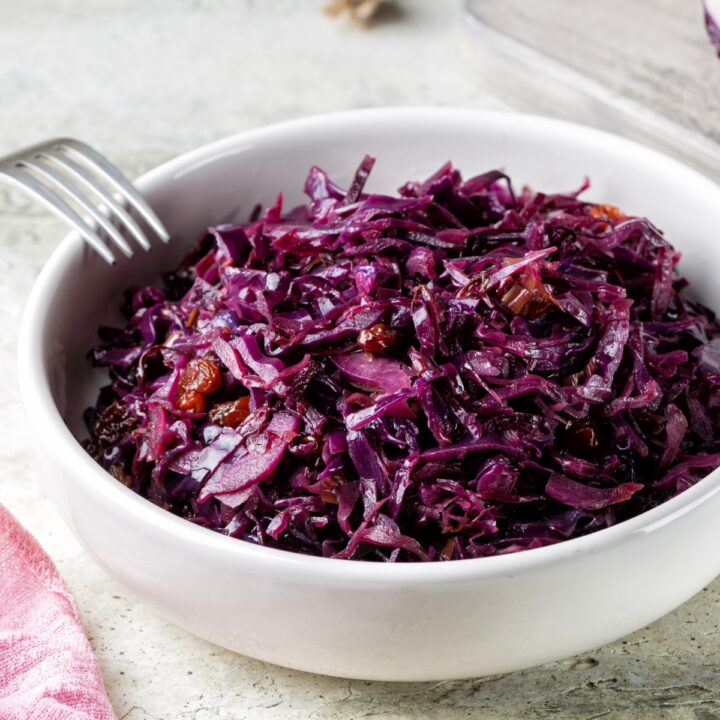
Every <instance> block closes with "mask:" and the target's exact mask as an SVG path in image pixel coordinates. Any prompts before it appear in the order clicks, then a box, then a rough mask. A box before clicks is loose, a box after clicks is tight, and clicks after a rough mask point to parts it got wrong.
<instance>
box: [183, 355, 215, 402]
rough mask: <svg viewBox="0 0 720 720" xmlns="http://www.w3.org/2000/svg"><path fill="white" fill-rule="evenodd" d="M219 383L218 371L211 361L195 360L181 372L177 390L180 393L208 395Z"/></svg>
mask: <svg viewBox="0 0 720 720" xmlns="http://www.w3.org/2000/svg"><path fill="white" fill-rule="evenodd" d="M221 382H222V378H221V377H220V369H219V368H218V366H217V365H216V364H215V363H214V362H213V361H212V360H207V359H205V358H195V359H194V360H191V361H190V362H189V363H188V364H187V367H186V368H185V369H184V370H183V372H182V375H181V376H180V384H179V386H178V389H179V390H180V392H181V393H184V392H199V393H202V394H203V395H209V394H210V393H212V392H215V390H217V389H218V388H219V387H220V384H221Z"/></svg>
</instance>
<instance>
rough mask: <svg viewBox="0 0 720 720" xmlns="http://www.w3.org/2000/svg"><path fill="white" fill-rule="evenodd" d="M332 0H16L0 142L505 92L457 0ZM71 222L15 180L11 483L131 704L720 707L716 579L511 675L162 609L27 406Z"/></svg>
mask: <svg viewBox="0 0 720 720" xmlns="http://www.w3.org/2000/svg"><path fill="white" fill-rule="evenodd" d="M321 4H322V3H320V2H300V1H299V0H263V1H262V2H261V1H260V0H254V1H253V0H153V2H145V1H144V0H103V1H102V2H100V1H99V0H95V1H92V0H63V1H62V2H58V1H57V0H2V2H1V3H0V98H2V109H1V110H0V154H3V153H5V152H7V151H10V150H11V149H15V148H17V147H20V146H22V145H23V144H28V143H31V142H35V141H37V140H40V139H43V138H47V137H50V136H54V135H61V134H67V135H74V136H77V137H80V138H83V139H85V140H87V141H89V142H90V143H92V144H94V145H97V146H98V147H99V148H100V149H102V150H103V151H105V152H106V153H108V155H109V156H110V157H111V158H113V159H114V160H116V161H117V162H118V164H119V165H120V166H121V167H122V168H123V169H124V170H125V171H126V172H127V173H128V174H130V175H131V176H133V175H137V174H139V173H140V172H142V171H143V170H145V169H147V168H149V167H151V166H152V165H154V164H156V163H158V162H160V161H162V160H165V159H166V158H169V157H171V156H172V155H174V154H176V153H178V152H180V151H183V150H186V149H189V148H192V147H194V146H196V145H198V144H200V143H204V142H206V141H209V140H214V139H216V138H219V137H221V136H223V135H227V134H229V133H233V132H236V131H238V130H242V129H244V128H248V127H253V126H257V125H260V124H263V123H267V122H271V121H275V120H281V119H285V118H288V117H294V116H298V115H304V114H309V113H314V112H321V111H327V110H335V109H343V108H353V107H360V106H380V105H390V104H396V105H408V104H443V105H452V104H456V105H466V106H482V107H502V102H501V101H500V100H498V99H495V98H492V97H490V96H488V94H487V93H486V92H485V91H484V90H483V88H482V87H478V86H477V84H476V81H475V79H474V78H473V75H472V74H471V73H469V72H468V71H467V70H466V69H465V66H464V64H463V61H462V60H461V59H460V58H459V57H458V54H457V49H456V47H457V44H458V42H457V40H458V37H457V36H458V33H459V25H458V23H457V18H456V17H455V11H456V9H457V8H456V5H455V3H452V2H444V1H442V0H406V1H405V2H404V3H403V7H404V13H403V14H402V15H401V16H398V13H395V14H393V15H391V16H390V17H389V19H388V20H387V22H386V23H385V24H382V25H379V26H378V27H376V28H375V29H373V30H370V31H367V32H365V33H363V32H362V31H358V30H357V29H355V28H354V27H352V26H351V25H350V24H348V23H344V22H342V21H337V22H336V21H330V20H328V19H327V18H325V17H324V16H323V15H322V14H321V12H320V7H321ZM458 161H462V158H458ZM61 234H62V228H61V226H60V224H59V223H57V222H56V221H54V220H52V219H51V218H49V217H48V216H47V215H46V214H45V213H44V212H43V211H41V210H39V209H38V208H37V207H36V206H34V205H33V204H31V203H29V202H27V201H26V200H25V199H24V198H22V197H20V196H18V195H16V194H14V193H9V192H6V191H5V190H4V189H0V307H1V308H2V314H1V315H0V317H2V320H3V324H4V328H3V332H2V333H0V397H1V398H2V402H0V428H2V432H3V438H2V442H0V469H1V470H2V472H0V500H1V501H2V502H4V503H6V504H7V506H8V507H9V508H10V509H11V510H12V512H14V513H15V514H16V515H17V517H18V518H19V519H20V520H21V521H22V522H23V523H24V524H25V525H26V526H27V527H28V528H29V529H30V530H31V531H32V532H33V533H34V534H35V535H36V537H37V538H38V540H39V541H40V542H41V543H42V545H43V546H44V547H45V548H46V549H47V550H48V552H49V553H50V554H51V556H52V557H53V559H54V560H55V562H56V563H57V565H58V568H59V569H60V572H61V573H62V575H63V576H64V578H65V579H66V581H67V583H68V585H69V586H70V589H71V590H72V592H73V593H74V595H75V598H76V600H77V603H78V605H79V607H80V609H81V611H82V613H83V617H84V620H85V624H86V627H87V630H88V634H89V635H90V639H91V641H92V644H93V646H94V648H95V650H96V652H97V654H98V658H99V661H100V666H101V668H102V672H103V675H104V677H105V681H106V683H107V687H108V691H109V694H110V697H111V700H112V702H113V705H114V707H115V708H116V711H117V714H118V717H119V718H125V720H160V719H163V720H181V719H183V718H188V719H191V718H192V719H193V720H211V719H216V718H221V719H225V720H230V719H232V720H242V719H244V718H252V719H255V718H257V719H259V720H274V719H275V718H277V719H285V718H287V719H291V718H292V719H295V718H297V719H298V720H300V719H305V718H316V719H317V720H335V719H340V720H345V719H350V718H361V717H369V718H374V717H377V718H384V719H385V720H393V719H400V718H423V720H456V719H458V720H459V719H460V718H476V717H477V718H480V717H482V718H483V719H484V720H494V719H495V718H498V719H499V718H513V719H517V718H530V719H534V718H549V717H553V718H595V717H605V718H637V719H642V720H660V719H662V718H673V719H677V720H680V719H682V720H686V719H687V720H712V719H713V718H720V643H719V642H718V638H719V637H720V634H719V633H720V625H719V624H718V610H719V609H720V584H718V583H715V584H714V585H712V586H711V587H710V588H708V589H707V590H705V591H704V592H702V593H701V594H700V595H698V596H697V597H696V598H694V599H693V600H692V601H690V602H689V603H687V604H686V605H685V606H684V607H682V608H680V609H679V610H678V611H676V612H675V613H673V614H671V615H670V616H668V617H666V618H664V619H663V620H661V621H659V622H658V623H655V624H654V625H653V626H652V627H650V628H648V629H646V630H644V631H641V632H638V633H636V634H635V635H632V636H630V637H628V638H626V639H625V640H623V641H621V642H618V643H615V644H613V645H610V646H608V647H605V648H603V649H601V650H598V651H597V652H594V653H589V654H587V655H585V656H582V657H578V658H573V659H571V660H568V661H565V662H561V663H556V664H554V665H549V666H545V667H542V668H537V669H534V670H529V671H526V672H522V673H517V674H514V675H508V676H505V677H500V678H484V679H480V680H471V681H458V682H443V683H436V684H389V683H387V684H386V683H367V682H348V681H345V680H336V679H332V678H322V677H316V676H312V675H306V674H303V673H299V672H294V671H289V670H284V669H282V668H278V667H273V666H270V665H265V664H263V663H260V662H256V661H254V660H250V659H248V658H245V657H241V656H238V655H235V654H233V653H230V652H227V651H224V650H221V649H219V648H217V647H214V646H212V645H210V644H208V643H206V642H204V641H202V640H198V639H197V638H194V637H192V636H190V635H188V634H187V633H185V632H184V631H182V630H179V629H178V628H176V627H174V626H173V625H170V624H168V623H167V622H165V621H164V620H162V619H160V618H159V617H157V616H156V615H154V614H153V613H151V612H150V611H149V610H147V609H145V608H144V607H143V606H142V605H140V604H139V603H138V602H137V601H136V600H135V599H134V598H132V597H131V596H129V595H128V594H127V593H126V592H125V591H124V589H123V588H121V587H120V586H118V585H117V584H116V583H115V582H114V581H112V580H111V579H110V578H108V577H107V576H106V575H105V574H104V573H103V571H102V570H100V569H99V568H98V567H97V566H96V565H95V564H94V563H93V562H92V561H91V560H90V558H89V557H88V555H87V554H86V553H85V551H84V550H82V549H81V548H80V546H79V545H78V544H77V542H76V541H75V540H74V539H73V538H72V537H71V535H70V533H69V531H68V530H67V529H66V528H65V526H64V525H63V524H62V523H61V522H60V521H59V519H58V518H57V516H56V514H55V512H54V510H53V508H52V507H51V506H50V504H49V503H48V501H47V500H46V499H45V498H44V496H43V493H42V490H41V488H40V482H39V478H38V477H37V474H36V473H35V471H34V469H33V467H32V465H31V462H30V458H29V453H28V449H27V445H28V441H27V440H26V436H25V434H24V432H23V428H22V424H21V423H20V422H19V421H18V420H19V417H20V416H21V408H20V403H19V398H18V395H17V377H16V371H15V341H16V329H17V325H18V322H19V319H20V313H21V309H22V305H23V302H24V299H25V297H26V296H27V293H28V291H29V289H30V285H31V283H32V281H33V279H34V277H35V276H36V275H37V273H38V271H39V269H40V266H41V265H42V263H43V261H44V260H45V258H46V257H47V255H48V253H49V252H50V250H51V249H52V247H53V246H54V245H55V243H56V242H57V240H58V238H59V237H61ZM32 440H33V438H32V437H31V438H30V441H32ZM35 440H36V441H37V440H38V439H37V438H35ZM46 480H47V482H52V478H46ZM698 550H699V552H714V551H716V549H714V548H699V549H698ZM668 582H672V568H668ZM309 610H311V609H309ZM319 618H321V613H319Z"/></svg>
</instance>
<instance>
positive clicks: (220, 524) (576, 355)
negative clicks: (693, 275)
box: [86, 157, 720, 562]
mask: <svg viewBox="0 0 720 720" xmlns="http://www.w3.org/2000/svg"><path fill="white" fill-rule="evenodd" d="M373 162H374V160H373V159H372V158H370V157H366V158H365V159H364V160H363V161H362V163H361V165H360V168H359V169H358V171H357V174H356V176H355V178H354V180H353V181H352V182H351V184H350V187H349V189H348V190H347V191H346V190H343V189H342V188H340V187H339V186H338V185H336V184H335V183H334V182H333V181H332V180H330V178H329V177H328V176H327V175H326V174H325V173H324V172H323V171H322V170H320V169H319V168H317V167H315V168H312V169H311V170H310V173H309V175H308V178H307V181H306V184H305V190H306V193H307V195H308V196H309V198H310V199H309V202H308V204H307V205H303V206H300V207H296V208H293V209H291V210H289V211H287V212H285V211H284V210H283V203H282V197H279V198H278V200H277V202H276V203H275V204H274V205H272V206H271V207H269V208H267V209H266V210H265V211H264V212H261V211H260V210H258V211H257V212H256V213H255V215H254V217H253V218H252V219H251V220H250V221H249V222H247V223H244V224H241V225H232V226H231V225H223V226H218V227H213V228H210V229H209V230H208V233H207V235H206V236H205V237H203V238H202V239H201V240H200V242H199V243H198V244H197V245H196V247H194V248H193V250H192V251H191V252H190V254H189V255H188V256H187V258H186V259H185V261H184V262H183V263H182V264H181V266H180V267H179V268H178V269H177V270H175V271H174V272H172V273H169V274H168V275H167V276H165V278H164V281H163V284H162V287H143V288H140V289H135V290H131V291H128V292H127V294H126V301H125V305H124V311H125V313H126V315H127V324H126V325H125V327H123V328H119V329H117V328H115V329H113V328H107V327H105V328H101V331H100V334H101V340H102V343H101V344H100V345H98V347H96V348H95V349H94V350H93V351H92V353H91V358H92V361H93V363H94V364H95V365H99V366H104V367H107V368H108V371H109V376H110V384H109V385H108V386H107V387H105V388H103V390H102V391H101V393H100V396H99V399H98V402H97V405H96V407H95V408H92V409H90V410H89V411H88V413H87V420H88V427H89V430H90V439H89V440H88V441H87V443H86V444H87V447H88V450H89V451H90V452H91V453H92V455H93V456H94V457H95V458H96V459H97V460H98V461H99V462H100V463H101V464H102V465H103V466H104V467H105V468H107V469H108V471H109V472H110V473H111V474H112V475H113V476H114V477H115V478H117V479H118V480H119V481H120V482H122V483H124V484H125V485H127V486H128V487H130V488H132V489H133V490H134V491H136V492H138V493H140V494H141V495H142V496H144V497H146V498H148V499H149V500H151V501H152V502H153V503H155V504H157V505H159V506H160V507H162V508H165V509H167V510H169V511H170V512H173V513H175V514H177V515H179V516H181V517H184V518H187V519H188V520H190V521H192V522H193V523H197V524H198V525H202V526H205V527H208V528H211V529H213V530H216V531H218V532H221V533H224V534H226V535H229V536H232V537H236V538H241V539H243V540H245V541H248V542H252V543H255V544H259V545H266V546H270V547H275V548H282V549H285V550H291V551H296V552H302V553H308V554H314V555H321V556H324V557H332V558H352V559H365V560H382V561H389V562H395V561H418V560H450V559H461V558H474V557H481V556H488V555H494V554H498V553H508V552H514V551H517V550H524V549H531V548H537V547H540V546H543V545H549V544H552V543H557V542H559V541H562V540H565V539H567V538H573V537H578V536H581V535H586V534H587V533H591V532H593V531H595V530H599V529H601V528H606V527H609V526H611V525H614V524H616V523H618V522H620V521H622V520H624V519H626V518H630V517H632V516H635V515H637V514H638V513H641V512H643V511H645V510H647V509H649V508H652V507H654V506H656V505H658V504H659V503H662V502H663V501H665V500H667V499H668V498H670V497H672V496H674V495H676V494H677V493H679V492H682V491H683V490H684V489H686V488H687V487H689V486H691V485H693V484H694V483H695V482H696V481H697V480H698V479H700V478H701V477H703V476H704V475H706V474H708V473H709V472H710V471H712V470H713V469H714V468H716V467H717V466H718V465H720V442H719V434H718V422H719V420H720V410H719V408H720V327H719V326H718V323H717V322H716V319H715V315H714V314H713V313H712V312H711V311H710V310H708V309H707V308H706V307H704V306H703V305H701V304H699V303H698V302H696V301H694V300H692V299H691V298H690V296H689V295H687V294H686V285H687V283H686V282H685V281H684V280H683V279H682V278H680V277H679V276H678V275H677V272H676V265H677V263H678V260H679V253H677V252H676V251H675V250H674V249H673V247H672V246H671V245H670V244H669V243H668V242H667V241H666V240H665V239H664V237H663V235H662V233H661V232H660V231H659V230H658V229H657V228H656V227H655V226H654V225H653V224H652V223H651V222H650V221H649V220H646V219H644V218H641V217H633V216H629V215H626V214H625V213H623V212H622V211H621V210H619V209H617V208H615V207H612V206H609V205H597V204H593V203H590V202H587V201H586V200H583V199H582V198H581V193H582V191H583V190H585V189H586V187H587V184H586V185H584V186H583V187H582V188H581V189H580V191H578V192H574V193H569V194H545V193H541V192H533V191H531V190H529V189H527V188H525V189H523V190H522V191H520V192H517V191H516V190H515V189H514V188H513V186H512V184H511V182H510V179H509V178H508V177H507V176H506V175H504V174H503V173H502V172H499V171H491V172H487V173H485V174H482V175H478V176H475V177H472V178H470V179H468V180H463V179H462V177H461V175H460V173H459V172H458V171H457V170H456V169H455V168H453V167H452V166H451V165H450V164H446V165H444V166H443V167H441V168H440V169H439V170H438V172H436V173H435V174H434V175H433V176H432V177H430V178H428V179H427V180H425V181H424V182H409V183H407V184H406V185H404V186H403V187H402V188H401V189H400V190H399V194H398V195H397V196H388V195H380V194H366V193H365V192H364V186H365V182H366V180H367V177H368V175H369V173H370V170H371V168H372V166H373Z"/></svg>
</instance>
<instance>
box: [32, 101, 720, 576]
mask: <svg viewBox="0 0 720 720" xmlns="http://www.w3.org/2000/svg"><path fill="white" fill-rule="evenodd" d="M419 121H422V122H425V121H427V122H433V123H438V122H445V123H452V122H460V121H465V122H468V121H472V122H474V123H477V124H478V127H479V128H482V127H483V126H485V127H488V126H493V125H496V126H500V125H501V126H502V127H504V128H509V129H511V130H519V129H521V130H523V131H525V132H528V131H529V132H532V133H534V134H536V135H537V134H540V135H542V134H543V133H545V134H548V133H551V134H553V135H556V134H558V133H562V135H563V136H564V137H572V138H573V139H574V140H578V139H579V140H581V141H582V142H585V143H587V144H590V143H597V144H602V145H604V146H606V147H607V148H608V149H611V150H615V151H621V152H625V153H632V154H633V155H634V156H635V157H636V158H638V160H639V161H641V162H644V163H645V164H646V165H650V166H654V167H655V168H656V170H657V172H663V173H668V174H671V175H673V176H674V178H675V180H676V182H679V183H688V184H691V185H692V186H693V187H695V188H697V190H698V191H699V192H703V193H705V194H711V195H715V201H716V202H718V203H720V186H718V185H717V184H715V183H714V182H713V181H711V180H710V179H708V178H707V177H705V176H704V175H702V174H701V173H699V172H698V171H696V170H693V169H691V168H689V167H687V166H686V165H684V164H682V163H680V162H679V161H677V160H674V159H672V158H670V157H668V156H666V155H664V154H663V153H660V152H658V151H656V150H652V149H650V148H648V147H645V146H643V145H641V144H639V143H636V142H634V141H631V140H628V139H626V138H622V137H619V136H617V135H614V134H612V133H608V132H605V131H602V130H598V129H596V128H592V127H588V126H585V125H580V124H577V123H572V122H568V121H563V120H558V119H554V118H548V117H543V116H538V115H530V114H524V113H515V112H506V111H495V110H479V109H468V108H447V107H446V108H434V107H392V108H371V109H361V110H349V111H339V112H332V113H324V114H321V115H312V116H308V117H302V118H298V119H293V120H287V121H283V122H280V123H275V124H272V125H268V126H263V127H259V128H255V129H251V130H247V131H244V132H240V133H237V134H235V135H231V136H229V137H226V138H223V139H220V140H217V141H215V142H212V143H209V144H206V145H203V146H201V147H198V148H196V149H194V150H191V151H189V152H186V153H183V154H181V155H179V156H177V157H175V158H173V159H171V160H169V161H167V162H165V163H162V164H161V165H159V166H157V167H155V168H153V169H151V170H150V171H148V172H146V173H144V174H143V175H142V176H141V177H140V178H138V179H137V186H138V187H139V188H140V189H141V190H142V191H148V190H150V191H152V189H153V188H154V187H157V186H161V185H162V184H163V183H164V182H168V181H170V180H172V179H173V178H177V177H180V176H181V175H183V174H185V173H187V172H190V171H192V170H193V169H195V168H197V167H199V166H200V165H205V164H209V163H212V162H213V161H214V160H216V159H218V158H220V157H223V156H225V155H227V154H229V153H232V152H240V151H242V149H243V148H244V147H246V146H248V145H249V144H250V145H253V146H254V145H258V144H266V143H271V142H272V141H273V139H274V138H278V137H282V136H285V135H287V134H288V133H296V134H300V135H301V134H302V132H304V131H307V130H311V129H312V130H316V129H318V128H323V127H325V128H328V129H332V128H333V127H335V128H337V127H343V126H352V125H354V124H357V123H360V124H365V123H371V124H372V123H375V124H378V125H383V124H385V123H388V122H390V123H404V122H419ZM81 249H82V240H81V239H80V238H79V237H78V236H77V234H76V233H73V232H71V233H69V234H68V235H66V236H65V237H64V238H63V240H62V241H61V242H60V243H59V245H58V246H57V247H56V248H55V250H54V251H53V252H52V254H51V255H50V257H49V259H48V260H47V261H46V263H45V265H44V267H43V268H42V270H41V272H40V274H39V276H38V277H37V279H36V280H35V283H34V285H33V287H32V290H31V292H30V295H29V297H28V300H27V302H26V305H25V309H24V312H23V316H22V320H21V324H20V332H19V341H18V370H19V379H20V392H21V396H22V401H23V405H24V407H25V412H26V416H27V419H28V424H30V423H33V424H35V425H37V426H41V427H44V428H45V429H46V432H45V434H44V438H43V440H44V442H43V452H44V453H49V454H54V455H55V456H56V457H57V458H58V460H59V461H60V463H61V464H62V466H63V467H64V468H66V469H67V473H68V474H69V475H71V476H72V477H73V481H74V482H76V483H79V484H81V485H83V491H84V492H87V493H89V494H91V495H93V494H100V495H101V496H103V498H104V500H105V501H107V502H109V503H113V504H115V505H117V506H118V510H119V511H121V512H126V513H128V517H133V518H134V519H135V520H136V521H137V522H140V523H144V524H146V525H148V526H153V527H154V528H155V529H156V530H157V531H158V532H163V533H166V534H167V535H168V536H172V537H173V538H174V540H176V541H178V542H179V543H187V544H194V545H201V546H204V547H205V548H206V549H209V550H211V551H214V552H216V553H218V555H219V556H222V557H223V558H224V559H226V560H230V561H231V562H237V563H244V564H252V565H256V566H262V567H264V568H266V569H268V570H276V571H278V572H283V573H289V574H299V575H302V576H303V577H304V578H306V579H310V578H314V579H316V580H320V581H322V582H333V581H341V582H356V583H363V584H364V583H381V584H383V585H388V584H403V585H406V584H407V583H409V582H418V583H422V584H435V583H447V582H449V581H452V582H453V583H458V582H467V581H476V580H478V579H489V578H493V577H512V576H513V575H515V574H517V573H520V572H523V571H527V570H530V571H534V570H541V569H542V568H543V567H545V566H547V565H549V564H558V563H563V562H568V561H571V560H574V559H577V558H579V557H580V556H583V557H584V556H589V555H592V554H597V553H599V552H601V551H605V550H608V549H610V548H612V547H614V546H616V545H618V544H619V543H623V542H626V541H630V540H632V539H639V538H641V537H643V536H646V535H648V534H651V533H653V532H654V531H656V530H659V529H661V528H663V527H665V526H667V525H669V524H671V523H673V521H674V520H676V519H678V518H680V517H682V516H683V515H685V514H686V513H688V512H691V511H692V510H693V509H694V508H695V507H697V506H698V505H701V504H702V503H704V502H705V501H706V500H708V499H709V498H710V497H711V496H713V495H715V494H716V493H717V492H718V491H720V468H718V469H716V470H714V471H713V472H711V473H710V474H708V475H707V476H705V477H704V478H702V479H701V480H699V481H698V482H697V483H696V484H695V485H693V486H692V487H691V488H689V489H687V490H685V491H684V492H682V493H681V494H680V495H677V496H675V497H673V498H671V499H670V500H667V501H666V502H664V503H662V504H660V505H658V506H656V507H655V508H652V509H651V510H647V511H645V512H643V513H641V514H640V515H636V516H634V517H632V518H629V519H628V520H624V521H623V522H620V523H618V524H616V525H613V526H611V527H609V528H604V529H602V530H598V531H596V532H593V533H591V534H589V535H585V536H582V537H579V538H573V539H569V540H564V541H561V542H558V543H556V544H554V545H548V546H544V547H540V548H535V549H532V550H522V551H518V552H515V553H509V554H505V555H494V556H488V557H482V558H470V559H466V560H457V561H450V562H427V563H423V562H417V563H381V562H375V561H367V560H351V561H338V560H334V559H332V558H325V557H320V556H314V555H303V554H300V553H294V552H292V551H288V550H282V549H278V548H270V547H265V546H260V545H255V544H253V543H250V542H247V541H242V540H239V539H237V538H231V537H228V536H225V535H222V534H220V533H218V532H216V531H214V530H210V529H208V528H204V527H202V526H199V525H195V524H194V523H192V522H189V521H188V520H186V519H185V518H181V517H178V516H176V515H174V514H172V513H170V512H169V511H166V510H164V509H162V508H160V507H158V506H156V505H154V504H153V503H152V502H151V501H149V500H147V499H145V498H144V497H142V496H140V495H138V494H137V493H135V492H133V491H132V490H130V489H129V488H127V487H125V486H124V485H122V484H121V483H119V482H117V480H115V479H114V478H113V477H112V476H111V475H110V474H109V473H108V472H107V471H106V470H105V469H104V468H102V467H101V466H100V465H98V464H97V463H96V462H95V461H94V460H93V459H92V458H91V457H90V456H89V455H88V454H87V453H86V452H85V450H84V449H83V448H82V446H81V445H80V443H79V442H78V441H77V439H76V438H75V437H74V435H73V434H72V433H71V431H70V429H69V428H68V427H67V425H66V424H65V421H64V420H63V418H62V416H61V414H60V411H59V409H58V407H57V405H56V404H55V402H54V400H53V398H52V394H51V392H50V386H49V381H48V373H47V372H46V371H45V369H44V368H43V363H42V361H41V358H42V355H43V353H42V343H41V333H40V330H41V328H42V327H43V324H44V312H45V308H46V307H47V301H46V300H47V297H48V295H49V293H50V292H51V291H52V290H53V289H54V288H55V287H56V286H58V285H59V284H61V281H62V279H63V277H64V276H65V273H66V271H67V270H68V269H69V268H70V267H71V266H72V265H73V264H74V261H75V257H76V255H77V254H78V253H79V252H80V251H81Z"/></svg>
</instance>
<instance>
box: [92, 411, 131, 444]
mask: <svg viewBox="0 0 720 720" xmlns="http://www.w3.org/2000/svg"><path fill="white" fill-rule="evenodd" d="M136 425H137V419H136V418H134V417H133V416H132V415H130V413H128V410H127V406H126V405H125V403H123V402H122V401H121V400H113V402H111V403H110V404H109V405H108V406H107V407H106V408H105V409H104V410H103V411H102V412H100V413H99V414H98V416H97V418H96V419H95V436H96V437H97V439H98V441H99V442H100V444H101V445H114V444H115V443H116V442H118V441H119V440H121V439H122V438H123V437H124V436H125V435H127V433H129V432H130V431H131V430H133V429H134V428H135V426H136Z"/></svg>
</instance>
